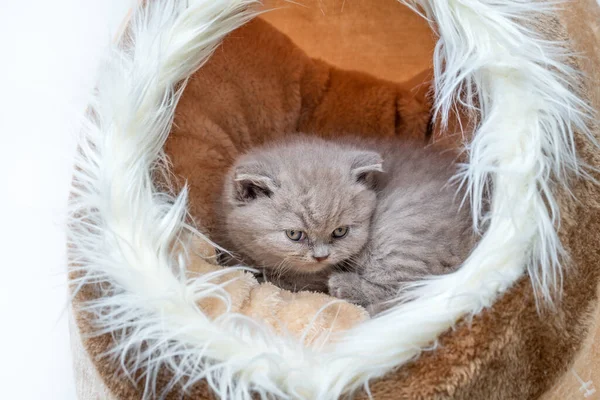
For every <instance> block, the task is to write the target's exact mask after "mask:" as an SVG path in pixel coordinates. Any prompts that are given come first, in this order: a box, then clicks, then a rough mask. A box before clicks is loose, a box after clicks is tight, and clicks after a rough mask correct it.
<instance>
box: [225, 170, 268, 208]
mask: <svg viewBox="0 0 600 400" xmlns="http://www.w3.org/2000/svg"><path fill="white" fill-rule="evenodd" d="M274 190H275V182H274V181H273V178H271V177H270V176H269V174H267V173H266V172H265V171H264V168H262V166H261V165H260V164H258V163H250V164H242V165H238V166H237V167H236V169H235V172H234V174H233V191H234V193H233V194H234V196H235V198H236V200H238V201H241V202H243V203H248V202H250V201H252V200H254V199H256V198H258V197H271V195H272V194H273V191H274Z"/></svg>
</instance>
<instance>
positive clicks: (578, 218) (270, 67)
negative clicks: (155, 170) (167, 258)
mask: <svg viewBox="0 0 600 400" xmlns="http://www.w3.org/2000/svg"><path fill="white" fill-rule="evenodd" d="M342 2H343V0H339V1H336V0H331V1H325V0H323V1H319V2H316V1H315V2H309V3H311V4H309V8H310V7H312V11H307V10H305V9H302V10H298V9H295V8H294V7H295V6H290V7H291V8H288V9H284V10H279V11H275V12H273V13H272V14H268V15H267V16H266V18H267V19H269V21H270V22H271V23H273V24H274V25H275V26H276V27H277V28H279V29H280V30H281V31H283V32H288V33H290V34H291V36H292V39H293V40H294V41H295V42H296V43H297V44H299V46H300V47H301V48H303V49H305V50H306V51H307V52H308V54H310V55H315V56H322V57H323V58H325V59H326V61H317V60H315V59H312V58H309V57H308V56H307V55H306V54H305V53H304V52H303V51H302V50H300V48H299V47H298V46H295V45H294V44H293V43H292V42H291V41H290V40H289V39H288V38H286V37H285V36H284V35H282V34H281V33H280V32H279V31H278V30H276V29H274V28H273V27H271V26H269V25H268V24H266V23H265V22H263V21H261V20H257V21H254V22H252V23H250V24H248V25H247V26H245V27H243V28H242V29H240V30H238V31H236V32H234V33H233V34H231V35H230V36H229V37H228V38H227V40H226V41H225V42H224V44H223V45H222V46H221V47H220V48H219V49H218V50H217V52H216V53H215V55H214V57H213V58H212V59H211V60H210V61H209V62H208V64H207V65H206V66H205V67H204V68H203V69H201V70H200V71H199V72H198V73H196V74H195V75H194V76H193V77H192V78H191V79H190V82H189V85H188V87H187V89H186V92H185V94H184V96H183V98H182V100H181V102H180V104H179V106H178V109H177V115H176V120H175V128H174V129H173V133H172V135H171V137H170V138H169V141H168V144H167V148H166V150H167V153H168V154H169V155H170V157H171V160H172V162H173V171H174V173H175V174H176V175H177V176H178V177H180V179H181V181H180V182H183V181H184V179H185V180H187V183H188V185H189V186H190V202H191V204H190V206H191V212H192V215H193V216H194V218H195V219H196V220H197V221H200V222H201V224H202V228H203V229H204V230H205V231H206V232H208V233H210V231H211V228H212V227H213V226H214V224H215V223H218V221H215V220H214V218H213V213H212V203H213V202H214V200H215V198H214V196H215V195H216V194H217V193H218V192H219V189H220V187H221V181H222V177H223V174H224V172H225V171H226V168H227V167H228V166H229V165H230V164H231V163H232V162H233V160H234V159H235V157H236V156H237V155H238V154H239V153H240V152H242V151H244V150H246V149H248V148H249V147H251V146H253V145H256V144H259V143H262V142H264V141H268V140H272V139H274V138H277V137H280V136H281V135H284V134H286V133H288V132H293V131H298V130H300V131H313V132H315V133H317V134H321V135H324V136H335V135H336V134H339V133H340V132H342V131H345V130H346V131H352V132H354V133H359V134H362V135H385V136H395V135H411V136H417V137H423V138H424V137H425V134H426V127H427V123H428V119H429V102H428V100H427V96H426V93H427V85H425V86H423V85H420V84H421V83H423V82H424V81H425V82H426V80H427V79H426V77H427V76H429V75H430V71H429V70H428V68H429V65H428V62H424V61H423V60H426V59H430V58H431V49H432V45H433V40H432V39H431V37H430V33H429V31H428V30H427V27H426V25H425V24H424V22H423V21H420V22H417V20H414V19H413V16H412V14H409V13H410V11H408V10H407V9H406V8H404V7H402V6H399V5H398V4H396V2H395V1H394V0H378V1H374V2H372V3H371V2H368V3H367V2H352V1H350V0H347V1H345V6H344V7H345V8H344V9H345V10H346V11H344V12H337V11H335V10H338V8H335V7H338V6H341V4H342ZM313 3H314V4H313ZM317 3H319V4H321V6H319V4H317ZM391 3H394V7H396V8H392V5H391ZM267 4H268V3H267ZM367 4H368V5H367ZM315 7H316V8H315ZM319 7H321V9H320V8H319ZM322 7H325V9H322ZM592 7H593V1H592V0H582V1H579V2H577V7H575V8H574V11H573V12H569V13H566V14H565V19H564V20H561V21H560V23H558V22H557V21H550V20H549V21H542V22H543V25H544V26H546V28H547V30H548V32H549V36H550V37H553V38H557V37H558V38H560V37H562V36H563V35H564V26H565V24H566V27H567V28H568V32H569V36H570V37H572V38H575V43H574V44H575V49H576V50H577V51H580V52H583V53H584V54H586V55H587V56H588V57H589V59H588V60H585V61H584V62H583V63H582V69H583V70H584V71H585V72H586V73H587V74H588V75H589V77H588V79H587V82H588V85H587V86H586V87H585V89H586V90H587V94H588V96H589V98H590V100H591V102H592V104H593V105H594V106H595V108H599V106H600V97H599V95H598V91H597V89H596V88H595V86H594V85H593V84H592V83H593V82H598V81H600V71H599V70H598V68H599V66H600V60H599V59H598V54H599V53H598V51H597V37H594V34H593V33H592V26H590V25H586V24H585V23H582V22H581V21H583V20H585V19H584V18H583V15H584V14H585V13H586V12H589V10H592ZM367 8H368V10H367ZM322 10H323V12H322ZM332 10H333V11H332ZM369 10H373V11H372V12H371V11H369ZM375 10H383V11H375ZM277 13H279V16H277ZM328 13H329V14H328ZM332 13H333V14H332ZM577 15H579V16H581V18H577ZM369 18H371V19H369ZM587 19H590V18H587ZM592 19H593V18H592ZM590 20H591V19H590ZM597 20H599V19H597ZM385 21H388V24H384V22H385ZM404 21H406V23H407V25H406V26H407V28H406V30H403V29H404V28H402V26H403V25H402V22H404ZM392 22H393V23H392ZM336 30H339V32H338V33H337V34H336V33H335V32H336ZM370 30H373V31H375V33H372V34H370V35H369V34H367V33H365V32H369V31H370ZM357 32H358V34H357V35H356V36H354V34H355V33H357ZM351 33H352V35H351ZM361 33H362V34H363V35H362V36H361ZM351 37H355V38H356V39H355V40H354V41H353V39H351ZM425 37H426V39H424V38H425ZM594 46H596V47H594ZM405 49H406V53H404V50H405ZM419 49H420V50H419ZM594 49H595V50H596V51H595V52H594ZM404 54H408V56H407V57H405V58H406V60H404V57H403V55H404ZM327 57H329V59H327ZM403 63H404V64H403ZM332 65H336V67H333V66H332ZM341 68H345V69H341ZM348 69H357V70H361V71H363V72H349V71H348ZM408 71H410V72H408ZM364 72H370V73H373V74H375V75H377V76H379V77H381V78H385V79H388V80H387V81H386V80H383V79H380V78H375V77H372V76H370V75H366V74H365V73H364ZM412 76H414V78H413V79H410V80H408V81H406V82H405V83H402V84H395V83H392V81H396V82H400V81H403V80H405V79H408V78H410V77H412ZM414 88H418V89H419V90H412V89H414ZM577 144H578V147H579V152H580V156H581V157H582V159H583V160H584V161H586V162H587V163H590V164H592V165H595V166H598V165H600V163H599V161H600V160H598V154H597V150H596V149H593V148H592V147H591V146H590V145H589V144H588V143H587V142H585V141H584V140H582V138H580V137H578V138H577ZM573 191H574V193H575V194H576V196H577V197H578V199H579V202H575V201H573V199H572V198H570V197H569V196H568V195H567V194H566V193H564V192H562V191H561V192H560V193H558V199H559V201H560V204H561V210H562V225H561V231H560V234H561V238H562V240H563V243H564V244H565V246H566V248H567V250H568V251H569V252H570V254H571V256H572V261H573V264H572V269H571V270H570V271H569V272H568V273H567V275H566V279H565V282H564V291H563V292H564V297H563V300H562V302H561V303H559V304H558V308H557V310H556V311H548V310H547V311H545V312H544V313H543V314H542V315H541V316H540V315H539V314H538V313H537V311H536V306H535V302H534V299H533V295H532V290H531V286H530V284H529V281H528V280H527V278H525V277H524V278H523V279H521V281H520V282H519V283H518V284H517V285H515V287H514V288H513V289H512V290H510V291H509V292H508V293H506V294H505V295H504V296H503V297H502V298H501V299H500V300H499V301H498V302H497V303H496V304H495V305H494V306H493V307H491V308H490V309H488V310H485V311H484V312H482V313H481V314H480V315H478V316H476V317H475V318H474V319H473V321H472V322H470V323H463V324H460V325H459V326H458V327H457V328H456V329H455V330H452V331H449V332H447V333H446V334H445V335H443V336H442V338H441V339H440V346H439V348H437V349H436V350H435V351H431V352H424V353H423V354H422V355H421V357H420V358H419V359H417V360H416V361H415V362H413V363H412V364H410V365H407V366H405V367H403V368H401V369H399V370H397V371H395V372H393V373H390V374H389V375H388V376H386V377H384V378H383V379H381V380H379V381H377V382H373V383H372V384H371V391H372V393H373V396H374V398H376V399H400V398H410V399H414V398H416V399H419V398H421V399H430V398H465V399H466V398H468V399H524V398H536V397H538V396H540V395H541V394H542V393H544V392H545V391H547V390H548V389H550V388H551V387H552V385H553V384H554V383H555V382H557V381H558V380H559V379H560V378H561V376H563V375H564V374H565V372H566V371H567V370H568V368H569V366H570V364H571V363H572V362H573V360H574V359H575V357H576V355H577V352H578V350H579V349H580V347H581V345H582V343H583V341H584V339H585V338H586V336H587V335H588V327H589V325H590V321H591V320H592V312H593V311H594V309H595V306H596V303H597V297H596V293H597V287H598V282H599V280H600V268H598V262H599V259H600V253H599V252H598V242H599V235H600V234H599V233H598V232H600V214H599V213H598V208H599V207H600V204H599V203H598V199H599V198H600V192H599V190H598V188H597V187H595V186H593V185H592V184H590V183H588V182H584V181H575V182H573ZM94 295H95V294H94V293H93V290H92V289H90V288H87V289H86V290H84V291H83V292H82V293H80V295H79V296H78V299H77V300H78V301H82V300H85V299H89V298H92V297H93V296H94ZM78 322H79V326H80V327H81V329H82V331H83V332H84V333H85V332H89V330H90V325H89V321H87V320H86V319H85V315H79V321H78ZM110 345H111V338H110V337H107V336H104V337H97V338H87V339H86V340H85V346H86V348H87V351H88V352H89V354H90V355H91V356H92V357H93V358H94V360H95V364H96V367H97V369H98V371H99V372H100V375H101V376H102V378H103V379H104V381H105V383H106V384H107V386H108V387H109V388H110V389H111V390H112V392H113V393H114V394H115V395H116V396H117V397H118V398H123V399H134V398H140V396H141V391H140V388H135V387H133V386H132V385H131V383H130V382H129V381H128V380H127V379H126V378H125V377H124V376H123V375H121V374H116V373H115V371H116V368H115V366H114V365H112V364H111V363H109V362H108V361H107V360H106V359H102V358H98V356H99V354H101V353H102V352H103V351H105V350H106V349H107V348H108V347H109V346H110ZM596 351H597V350H596ZM598 370H600V365H597V363H596V371H598ZM595 373H596V374H598V372H595ZM595 376H596V377H598V375H595ZM168 377H169V374H168V372H167V371H165V374H164V376H163V378H164V379H165V381H166V379H168ZM585 378H586V379H587V376H586V377H585ZM563 380H564V379H563ZM165 381H161V382H160V383H163V384H164V383H165ZM596 382H598V383H600V379H597V381H596ZM566 385H567V386H568V385H569V382H567V383H566ZM567 386H565V387H567ZM565 393H566V394H565V397H566V398H578V397H575V396H577V395H581V394H580V393H578V392H577V391H576V389H575V391H574V392H568V391H567V392H565ZM176 396H178V393H173V394H172V396H171V397H173V398H175V397H176ZM208 396H209V393H208V391H207V389H206V386H205V385H199V386H198V387H195V388H194V389H193V391H192V392H191V393H190V394H189V398H196V399H198V398H208ZM571 396H572V397H571ZM186 397H187V396H186Z"/></svg>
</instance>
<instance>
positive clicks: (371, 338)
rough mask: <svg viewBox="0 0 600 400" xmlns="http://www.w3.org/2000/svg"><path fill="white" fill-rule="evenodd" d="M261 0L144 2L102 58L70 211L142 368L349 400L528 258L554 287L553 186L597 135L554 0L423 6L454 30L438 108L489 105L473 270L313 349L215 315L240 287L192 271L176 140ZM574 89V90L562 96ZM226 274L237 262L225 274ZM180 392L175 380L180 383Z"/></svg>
mask: <svg viewBox="0 0 600 400" xmlns="http://www.w3.org/2000/svg"><path fill="white" fill-rule="evenodd" d="M251 2H252V1H251V0H156V1H149V2H146V3H147V6H146V8H141V9H139V10H138V11H137V12H136V13H135V14H134V18H133V23H132V25H131V28H130V29H129V31H128V32H129V37H128V39H127V40H126V41H125V45H124V46H121V47H115V48H114V51H113V53H112V54H111V56H110V58H109V59H108V60H107V62H106V65H105V66H104V68H103V70H102V74H103V75H102V77H101V79H100V80H99V83H98V90H97V92H96V94H95V96H94V99H93V101H92V102H91V105H90V118H89V120H88V121H87V122H88V123H87V124H86V127H85V129H84V132H83V137H82V138H81V141H80V149H81V151H80V154H79V156H78V158H77V160H76V167H77V172H76V173H75V179H74V188H73V193H74V200H73V203H72V213H71V218H70V224H69V241H70V245H71V248H72V254H73V259H72V261H73V263H74V265H77V266H78V268H80V269H81V271H82V272H83V274H84V275H83V278H81V279H80V280H78V281H77V282H76V283H78V284H85V283H93V282H100V283H106V285H102V287H103V288H105V293H103V296H102V297H101V298H99V299H98V300H97V301H95V302H92V303H90V304H86V305H85V306H86V309H87V310H88V311H89V312H92V313H95V315H96V321H97V324H98V332H99V333H103V332H109V333H111V334H113V335H114V336H115V338H116V339H117V347H115V348H114V350H113V352H112V355H113V356H115V357H117V358H119V359H120V360H122V362H123V366H124V368H125V370H126V371H129V372H133V371H140V370H143V371H145V372H144V373H143V375H142V376H143V378H144V380H143V382H140V384H144V385H145V389H146V391H145V393H146V397H154V396H159V395H161V394H162V393H163V392H158V391H157V388H156V387H155V382H156V376H157V375H156V374H157V372H158V371H159V369H160V368H161V367H163V366H168V367H169V368H171V369H172V370H173V371H174V372H175V376H174V379H173V382H172V384H173V385H175V384H180V383H181V384H184V385H188V386H189V385H191V384H193V383H195V382H197V381H198V380H200V379H206V380H207V381H208V383H209V384H210V386H211V387H212V389H213V390H215V391H216V393H217V395H218V396H220V397H221V398H227V399H250V398H251V397H250V396H251V392H252V391H254V392H256V393H259V394H260V395H261V396H262V397H266V396H267V395H269V394H275V395H279V396H281V397H283V398H304V399H337V398H338V397H339V396H340V395H341V394H342V393H344V392H348V391H351V390H355V389H358V388H360V387H362V386H365V385H366V384H367V383H368V381H369V380H370V379H371V378H374V377H378V376H381V375H383V374H384V373H386V372H388V371H389V370H390V369H391V368H393V367H395V366H398V365H401V364H402V363H405V362H407V361H408V360H410V359H412V358H413V357H415V356H417V355H418V354H419V351H420V349H422V348H424V347H426V346H431V345H432V343H434V341H435V339H436V337H437V336H438V335H439V334H440V333H441V332H443V331H444V330H446V329H448V328H449V327H451V326H452V325H453V324H454V323H455V322H456V321H458V320H459V319H460V318H461V317H464V316H468V315H472V314H475V313H477V312H479V311H480V310H481V309H482V308H483V307H487V306H489V305H491V304H492V303H493V302H494V300H495V299H496V298H497V297H498V295H499V294H500V293H502V292H503V291H504V290H506V288H508V287H510V286H511V285H512V284H513V283H514V282H515V281H516V279H518V278H519V277H520V276H521V275H522V274H523V272H524V271H525V269H526V268H528V269H529V274H530V276H531V278H532V281H533V283H534V284H535V286H536V288H537V289H538V292H539V293H540V294H541V295H542V297H543V298H545V299H550V297H551V293H552V290H553V288H554V287H556V286H557V285H558V284H560V280H561V268H560V264H559V260H560V256H561V246H560V242H559V240H558V237H557V234H556V221H557V220H558V208H557V206H556V204H555V202H554V200H553V194H552V193H553V191H552V182H554V184H566V180H567V177H568V176H569V175H570V174H571V173H573V172H577V171H578V164H577V159H576V156H575V149H574V144H573V129H579V130H581V131H583V132H586V131H587V130H586V127H585V124H584V118H583V116H582V114H581V110H583V109H585V105H584V104H583V103H582V102H581V100H580V99H579V98H578V97H577V96H576V95H575V94H574V93H573V89H572V87H571V83H570V81H569V79H568V77H569V76H573V75H575V74H574V71H572V70H571V69H570V68H569V67H568V66H567V64H566V63H565V54H564V53H563V50H562V48H561V47H560V46H559V45H558V44H556V43H549V42H547V41H544V40H543V39H541V38H538V37H536V34H535V32H533V31H531V30H528V29H527V28H525V24H526V23H527V22H528V21H532V20H533V19H534V18H536V16H537V15H539V13H544V12H547V9H546V6H545V5H544V3H539V2H530V1H525V0H504V1H494V0H480V1H475V0H448V1H433V0H432V1H425V0H423V1H419V4H420V5H421V6H422V7H423V9H424V10H425V13H426V15H427V17H428V18H429V19H430V20H431V21H432V24H433V26H434V28H435V29H436V30H437V32H438V33H439V34H440V41H439V43H438V45H437V48H436V53H435V60H434V61H435V66H436V97H437V110H438V112H439V113H440V115H441V116H442V117H444V116H446V115H447V113H448V111H449V110H450V108H451V107H452V106H453V104H455V102H456V101H462V102H464V103H465V104H466V105H467V106H468V107H475V105H474V104H473V103H472V102H471V100H470V98H469V97H466V98H465V97H461V96H460V94H461V93H475V94H477V95H478V98H479V103H478V105H477V107H478V111H479V112H480V116H481V117H480V124H479V127H478V130H477V133H476V135H475V138H474V139H473V141H472V142H471V143H470V144H468V146H467V150H468V152H469V156H470V163H469V164H468V165H467V166H466V167H465V170H464V175H463V177H464V179H465V183H466V184H467V185H468V187H469V189H470V193H471V195H472V198H473V200H474V204H475V205H476V206H477V207H476V213H475V217H476V218H475V220H476V221H477V220H478V218H479V216H480V212H479V207H480V202H479V201H478V199H480V198H481V193H482V191H483V188H484V182H486V181H488V178H489V179H491V182H492V183H493V186H494V193H493V199H492V207H491V212H490V214H489V215H487V216H485V218H487V219H488V223H489V228H488V230H487V231H486V234H485V236H484V237H483V239H482V241H481V243H480V245H479V246H478V247H477V248H476V249H475V250H474V251H473V253H472V254H471V256H470V258H469V259H468V260H467V261H466V263H465V265H464V266H463V268H461V269H460V270H459V271H457V272H456V273H454V274H451V275H448V276H444V277H441V278H436V279H432V280H428V281H426V282H421V283H419V284H418V285H415V286H414V287H412V290H411V291H410V296H411V298H413V301H411V302H408V303H405V304H400V305H398V306H396V307H395V308H394V309H392V310H391V311H390V312H388V313H386V314H385V315H383V316H381V317H378V318H375V319H373V320H371V321H368V322H366V323H364V324H362V325H360V326H358V327H356V328H355V329H353V330H351V331H349V332H347V333H345V334H344V335H343V337H342V338H341V340H340V341H338V342H337V344H336V345H335V346H330V347H326V348H323V349H316V348H306V347H304V346H303V345H302V344H300V343H298V342H296V341H294V340H293V339H291V338H288V337H282V336H276V335H274V334H273V333H272V332H271V331H269V330H268V329H267V328H266V327H264V326H263V325H261V324H260V321H251V320H249V319H246V318H243V317H241V316H238V315H233V314H226V315H225V316H224V317H222V318H219V319H217V320H209V319H208V318H207V317H206V316H205V315H204V314H203V313H202V312H201V311H200V310H199V309H198V307H197V306H196V303H197V300H198V299H199V298H202V297H207V296H220V297H221V298H222V299H223V301H224V302H225V303H226V304H228V303H229V299H228V297H227V294H226V293H225V292H224V291H223V290H222V289H221V288H220V287H218V286H217V285H215V284H213V283H211V279H212V278H214V275H212V276H211V275H210V274H209V275H205V276H202V277H201V278H200V279H197V280H194V281H187V280H186V278H185V274H184V273H183V271H184V269H185V262H186V257H185V254H174V253H173V250H172V249H173V243H174V242H175V241H177V240H179V238H180V234H181V233H182V232H183V231H184V230H186V229H187V227H186V226H185V224H184V216H185V214H186V212H187V211H186V192H185V191H184V192H183V193H181V194H179V195H178V196H176V197H173V196H170V195H168V194H165V193H161V192H160V191H159V190H158V189H157V188H156V187H155V184H154V183H153V179H152V178H153V176H155V174H156V173H157V172H160V171H162V169H161V165H162V164H163V153H162V147H163V144H164V141H165V139H166V137H167V135H168V132H169V129H170V125H171V121H172V118H173V112H174V107H175V104H176V102H177V99H178V97H179V95H180V93H181V89H182V87H183V86H177V83H178V82H180V81H182V80H185V78H186V77H187V76H189V75H190V74H191V73H192V72H193V71H194V70H195V69H196V68H198V67H199V66H200V65H201V64H202V62H204V61H205V60H206V59H207V58H208V57H209V56H210V54H211V52H212V50H213V49H214V48H215V46H216V45H217V44H218V43H219V41H220V40H221V39H222V38H223V36H224V35H226V34H227V33H228V32H230V31H232V30H233V29H235V28H236V27H238V26H239V25H241V24H242V23H244V22H245V21H247V20H248V18H249V17H250V14H249V13H248V12H247V11H246V6H247V5H248V4H249V3H251ZM557 99H560V101H557ZM225 273H227V272H225ZM163 389H165V390H168V389H170V388H169V387H167V388H163Z"/></svg>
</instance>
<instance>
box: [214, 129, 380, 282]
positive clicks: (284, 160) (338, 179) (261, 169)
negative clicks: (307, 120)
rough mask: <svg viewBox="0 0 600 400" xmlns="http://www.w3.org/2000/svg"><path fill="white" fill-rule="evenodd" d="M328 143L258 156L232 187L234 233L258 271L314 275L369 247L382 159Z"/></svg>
mask: <svg viewBox="0 0 600 400" xmlns="http://www.w3.org/2000/svg"><path fill="white" fill-rule="evenodd" d="M323 143H327V142H322V141H315V142H313V141H309V142H299V143H292V144H289V145H285V146H279V147H274V148H271V149H267V150H261V151H259V152H257V153H251V154H249V155H247V156H245V157H243V158H242V159H241V160H240V161H239V162H238V163H237V164H236V166H234V168H233V169H232V173H231V174H230V176H229V178H228V182H227V184H226V190H225V197H226V201H227V203H228V207H227V209H228V211H227V213H226V223H227V230H228V235H229V237H230V239H231V240H232V242H233V243H234V245H235V246H236V248H237V249H240V250H241V251H242V252H243V253H244V254H245V255H246V256H248V257H250V258H252V260H253V261H254V262H255V263H257V265H258V266H261V267H265V268H274V269H279V270H280V272H281V273H285V272H292V271H293V272H296V273H312V272H317V271H320V270H323V269H324V268H326V267H328V266H330V265H334V264H338V263H340V262H342V261H345V260H348V259H350V258H351V257H352V256H353V255H355V254H357V253H358V252H359V251H360V250H361V249H362V248H363V246H364V245H365V243H366V242H367V239H368V236H369V225H370V219H371V216H372V214H373V211H374V209H375V200H376V195H375V192H374V191H373V190H372V189H371V188H370V186H369V182H368V181H369V179H370V178H371V177H370V174H372V173H374V172H376V171H380V170H381V159H380V157H379V155H378V154H376V153H372V152H364V151H358V150H349V149H344V148H341V147H337V146H333V145H329V146H324V145H323Z"/></svg>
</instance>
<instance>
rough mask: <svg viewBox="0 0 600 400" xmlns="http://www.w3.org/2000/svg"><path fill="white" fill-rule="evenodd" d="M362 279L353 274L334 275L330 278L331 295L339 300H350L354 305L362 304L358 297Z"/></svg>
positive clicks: (340, 273)
mask: <svg viewBox="0 0 600 400" xmlns="http://www.w3.org/2000/svg"><path fill="white" fill-rule="evenodd" d="M359 281H360V277H359V276H358V274H355V273H352V272H339V273H334V274H332V275H331V276H330V277H329V281H328V287H329V294H330V295H331V296H334V297H337V298H338V299H342V300H348V301H350V302H353V303H360V302H361V301H360V300H362V299H359V298H358V297H357V294H359V293H360V289H359Z"/></svg>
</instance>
